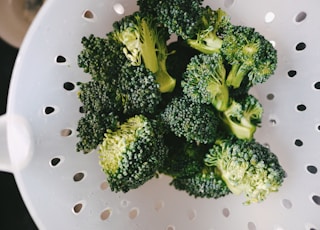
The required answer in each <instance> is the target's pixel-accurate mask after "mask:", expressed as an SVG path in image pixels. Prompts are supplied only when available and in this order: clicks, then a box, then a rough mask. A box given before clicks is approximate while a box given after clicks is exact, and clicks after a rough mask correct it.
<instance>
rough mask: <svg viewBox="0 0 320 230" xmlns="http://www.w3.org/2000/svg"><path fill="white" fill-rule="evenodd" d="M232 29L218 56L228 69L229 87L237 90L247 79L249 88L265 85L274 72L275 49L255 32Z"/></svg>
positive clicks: (244, 27)
mask: <svg viewBox="0 0 320 230" xmlns="http://www.w3.org/2000/svg"><path fill="white" fill-rule="evenodd" d="M231 28H232V29H230V32H229V33H227V34H226V35H225V36H224V38H223V43H222V47H221V53H222V54H223V55H224V57H225V59H226V60H227V61H228V63H229V64H230V65H231V70H230V72H229V73H228V76H227V84H228V86H230V87H233V88H238V87H239V86H240V85H241V82H242V81H243V79H244V78H249V81H248V84H249V86H253V85H256V84H258V83H262V82H265V81H266V80H267V79H268V78H269V77H270V76H271V75H272V74H273V73H274V70H275V69H276V65H277V52H276V49H275V48H274V47H273V46H272V44H271V43H270V42H269V41H268V40H266V39H265V37H263V36H262V35H261V34H260V33H259V32H257V31H255V29H254V28H251V27H246V26H232V27H231Z"/></svg>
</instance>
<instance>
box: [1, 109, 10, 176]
mask: <svg viewBox="0 0 320 230" xmlns="http://www.w3.org/2000/svg"><path fill="white" fill-rule="evenodd" d="M0 170H2V171H7V172H12V167H11V161H10V155H9V148H8V135H7V116H6V115H2V116H0Z"/></svg>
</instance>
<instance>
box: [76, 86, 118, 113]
mask: <svg viewBox="0 0 320 230" xmlns="http://www.w3.org/2000/svg"><path fill="white" fill-rule="evenodd" d="M78 85H79V89H80V90H79V93H78V97H79V100H80V101H81V103H82V105H83V110H84V112H91V113H96V114H103V113H109V112H119V111H122V105H121V101H120V99H119V98H118V96H117V94H118V92H117V90H116V86H115V85H114V84H113V82H111V81H108V82H107V81H102V80H91V81H88V82H85V83H78Z"/></svg>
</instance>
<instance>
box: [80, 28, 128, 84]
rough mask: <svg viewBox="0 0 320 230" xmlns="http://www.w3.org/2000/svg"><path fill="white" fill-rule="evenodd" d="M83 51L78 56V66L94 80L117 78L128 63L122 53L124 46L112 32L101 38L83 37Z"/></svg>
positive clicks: (93, 36)
mask: <svg viewBox="0 0 320 230" xmlns="http://www.w3.org/2000/svg"><path fill="white" fill-rule="evenodd" d="M81 43H82V46H83V48H82V50H81V52H80V53H79V55H78V66H79V67H80V68H82V69H83V71H84V72H85V73H89V74H90V75H91V77H92V78H93V79H97V80H104V81H106V80H109V79H110V78H113V77H114V76H117V74H118V72H119V70H120V67H121V66H122V65H123V63H124V62H125V61H126V57H125V56H124V55H119V54H121V53H122V50H123V48H124V45H123V44H121V43H119V42H118V40H117V39H116V38H115V37H114V35H113V33H112V32H110V33H108V34H107V35H106V37H104V38H101V37H98V36H95V35H93V34H91V35H89V36H88V37H85V36H84V37H82V40H81Z"/></svg>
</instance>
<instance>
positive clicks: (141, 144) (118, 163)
mask: <svg viewBox="0 0 320 230" xmlns="http://www.w3.org/2000/svg"><path fill="white" fill-rule="evenodd" d="M156 132H157V130H156V129H155V127H154V123H153V122H151V121H150V120H149V119H147V118H146V117H145V116H143V115H136V116H134V117H131V118H129V119H128V120H127V121H126V122H124V123H123V124H121V125H120V126H119V128H118V129H117V130H115V131H111V130H108V131H107V132H106V133H105V138H104V140H103V142H102V144H101V145H100V149H99V156H100V165H101V167H102V169H103V171H104V172H105V174H106V177H107V181H108V183H109V186H110V188H111V190H112V191H115V192H119V191H122V192H128V191H129V190H131V189H135V188H138V187H140V186H141V185H143V184H144V183H145V182H146V181H148V180H149V179H151V178H152V177H154V176H155V175H156V173H157V170H158V169H159V168H160V167H162V165H163V162H164V159H165V158H166V156H167V151H168V149H167V147H166V146H165V145H164V142H163V138H161V135H159V134H157V133H156Z"/></svg>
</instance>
